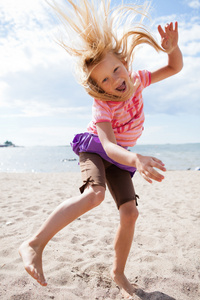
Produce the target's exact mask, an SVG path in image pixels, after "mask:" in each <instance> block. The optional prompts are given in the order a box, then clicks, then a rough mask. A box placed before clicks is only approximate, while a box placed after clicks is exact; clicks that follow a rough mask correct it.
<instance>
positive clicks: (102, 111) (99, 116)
mask: <svg viewBox="0 0 200 300" xmlns="http://www.w3.org/2000/svg"><path fill="white" fill-rule="evenodd" d="M111 120H112V112H111V109H110V107H109V106H108V104H107V102H106V101H100V100H96V99H94V102H93V107H92V121H93V122H94V123H95V124H96V123H99V122H111Z"/></svg>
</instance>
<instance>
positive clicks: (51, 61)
mask: <svg viewBox="0 0 200 300" xmlns="http://www.w3.org/2000/svg"><path fill="white" fill-rule="evenodd" d="M130 2H132V1H130ZM112 3H113V4H119V3H121V1H119V0H112ZM151 17H152V19H151V24H150V25H151V31H152V32H153V34H154V35H155V36H156V38H157V40H158V41H160V39H159V34H158V32H157V26H158V24H161V25H162V26H164V25H165V24H166V23H168V22H171V21H173V22H175V21H178V22H179V46H180V48H181V51H182V53H183V59H184V68H183V70H182V71H181V72H180V73H179V74H177V75H175V76H173V77H171V78H168V79H166V80H164V81H162V82H159V83H156V84H153V85H151V86H149V87H148V88H146V89H145V90H144V92H143V96H144V110H145V116H146V120H145V124H144V127H145V130H144V132H143V135H142V136H141V137H140V139H139V140H138V144H166V143H173V144H177V143H197V142H198V143H199V142H200V0H176V1H174V0H173V1H172V0H168V1H166V0H152V1H151ZM58 34H59V24H58V20H57V19H56V18H55V15H54V13H53V11H52V9H51V8H50V7H49V6H48V5H47V3H46V1H43V0H34V1H33V0H1V1H0V144H1V143H4V142H5V141H6V140H9V141H12V142H13V143H14V144H16V145H21V146H36V145H41V146H54V145H68V144H69V143H70V141H71V140H72V139H73V136H74V135H75V134H76V133H80V132H84V131H85V130H86V127H87V124H88V123H89V121H90V119H91V108H92V98H91V97H90V96H88V95H87V94H86V92H85V90H84V89H83V88H82V87H81V86H79V84H78V83H77V81H76V78H75V76H74V65H73V61H72V59H71V57H69V56H68V55H67V53H66V52H65V51H64V50H63V49H62V48H61V47H60V46H59V45H58V44H57V43H56V37H57V36H58ZM166 63H167V55H166V54H163V53H157V52H155V50H153V49H151V48H150V47H149V46H144V47H142V48H141V49H139V50H138V52H137V54H136V56H135V61H134V63H133V69H134V70H139V69H147V70H149V71H154V70H156V69H157V68H159V67H162V66H163V65H165V64H166Z"/></svg>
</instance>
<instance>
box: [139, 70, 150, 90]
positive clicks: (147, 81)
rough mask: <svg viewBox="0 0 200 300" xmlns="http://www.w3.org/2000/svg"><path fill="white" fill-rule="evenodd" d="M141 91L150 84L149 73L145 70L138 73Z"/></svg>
mask: <svg viewBox="0 0 200 300" xmlns="http://www.w3.org/2000/svg"><path fill="white" fill-rule="evenodd" d="M138 75H139V77H140V81H141V84H142V87H143V89H144V88H146V87H147V86H149V85H150V84H151V73H150V72H149V71H147V70H142V71H138Z"/></svg>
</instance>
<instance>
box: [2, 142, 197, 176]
mask: <svg viewBox="0 0 200 300" xmlns="http://www.w3.org/2000/svg"><path fill="white" fill-rule="evenodd" d="M129 150H130V151H131V152H136V153H140V154H141V155H145V156H154V157H157V158H158V159H160V160H162V161H163V162H164V163H165V166H166V168H167V170H196V169H198V168H200V143H181V144H171V143H166V144H146V145H144V144H137V145H136V146H134V147H130V149H129ZM79 171H80V169H79V165H78V156H77V155H76V154H75V153H74V152H73V151H72V148H71V146H70V145H57V146H42V145H39V146H37V145H35V146H16V147H2V148H0V172H19V173H21V172H35V173H40V172H42V173H43V172H45V173H49V172H79Z"/></svg>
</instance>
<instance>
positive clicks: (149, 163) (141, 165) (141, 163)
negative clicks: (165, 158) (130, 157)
mask: <svg viewBox="0 0 200 300" xmlns="http://www.w3.org/2000/svg"><path fill="white" fill-rule="evenodd" d="M136 157H137V158H136V168H137V170H138V171H139V173H140V175H141V176H142V177H143V178H144V179H145V180H146V181H148V182H149V183H152V180H151V179H153V180H156V181H158V182H161V181H162V180H163V179H164V176H163V175H161V174H160V173H158V172H157V171H156V170H155V169H154V168H157V169H160V170H161V171H166V168H165V167H164V164H163V162H162V161H161V160H159V159H157V158H155V157H150V156H143V155H140V154H137V156H136Z"/></svg>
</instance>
